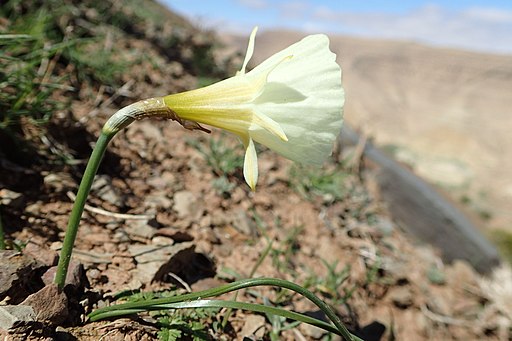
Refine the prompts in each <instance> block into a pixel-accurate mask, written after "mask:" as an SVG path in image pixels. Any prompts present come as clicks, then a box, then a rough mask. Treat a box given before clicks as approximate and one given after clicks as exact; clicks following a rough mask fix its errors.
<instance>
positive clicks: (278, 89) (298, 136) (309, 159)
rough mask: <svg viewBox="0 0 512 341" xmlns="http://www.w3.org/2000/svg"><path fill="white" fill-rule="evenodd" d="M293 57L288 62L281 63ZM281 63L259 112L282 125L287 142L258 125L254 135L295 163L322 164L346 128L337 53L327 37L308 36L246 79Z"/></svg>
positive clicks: (259, 102) (272, 74) (270, 78)
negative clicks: (340, 133) (342, 129)
mask: <svg viewBox="0 0 512 341" xmlns="http://www.w3.org/2000/svg"><path fill="white" fill-rule="evenodd" d="M290 55H293V58H292V59H291V60H290V61H289V62H287V63H281V62H280V61H281V60H282V59H283V58H285V57H287V56H290ZM276 64H278V66H277V67H275V68H274V69H273V70H272V71H271V72H270V74H269V75H268V77H267V81H268V83H267V85H266V86H265V90H264V91H263V92H262V93H261V95H260V96H259V97H258V98H256V99H255V100H254V103H255V106H256V108H257V111H258V112H261V113H262V114H264V115H266V116H268V117H269V118H271V119H272V120H274V121H276V122H278V123H279V125H280V126H281V128H282V129H283V130H284V132H285V133H286V136H287V137H288V142H283V141H282V140H280V139H279V138H277V137H276V136H274V135H273V134H270V133H269V132H268V131H266V130H264V129H258V127H254V129H253V127H252V126H251V130H250V135H251V137H252V138H253V139H254V140H255V141H257V142H259V143H261V144H264V145H266V146H267V147H269V148H270V149H273V150H275V151H277V152H278V153H280V154H282V155H283V156H285V157H287V158H289V159H291V160H294V161H298V162H302V163H316V164H319V163H321V162H322V161H323V160H324V159H325V158H326V157H327V156H328V155H329V153H330V152H331V149H332V143H333V142H334V140H335V138H336V136H337V135H338V134H339V132H340V129H341V125H342V117H343V113H342V112H343V104H344V91H343V88H342V87H341V69H340V67H339V66H338V64H337V63H336V55H335V54H334V53H332V52H331V51H330V50H329V40H328V38H327V37H326V36H325V35H313V36H308V37H306V38H304V39H303V40H301V41H300V42H298V43H295V44H293V45H291V46H290V47H288V48H286V49H284V50H282V51H280V52H278V53H276V54H275V55H273V56H271V57H270V58H269V59H267V60H266V61H264V62H263V63H261V64H260V65H259V66H257V67H256V68H255V69H253V70H251V71H250V72H249V73H248V74H247V76H251V74H252V73H259V72H263V70H267V69H268V68H269V67H272V66H273V65H276ZM270 90H271V91H270Z"/></svg>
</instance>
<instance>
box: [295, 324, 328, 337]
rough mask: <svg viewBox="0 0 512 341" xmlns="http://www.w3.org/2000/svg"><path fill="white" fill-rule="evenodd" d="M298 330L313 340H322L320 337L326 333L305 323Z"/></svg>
mask: <svg viewBox="0 0 512 341" xmlns="http://www.w3.org/2000/svg"><path fill="white" fill-rule="evenodd" d="M300 330H301V331H302V332H303V333H304V334H305V335H307V336H309V337H311V338H313V339H315V340H319V339H321V338H322V336H324V335H325V334H327V332H326V331H325V330H323V329H322V328H318V327H315V326H312V325H310V324H307V323H303V324H302V325H301V327H300Z"/></svg>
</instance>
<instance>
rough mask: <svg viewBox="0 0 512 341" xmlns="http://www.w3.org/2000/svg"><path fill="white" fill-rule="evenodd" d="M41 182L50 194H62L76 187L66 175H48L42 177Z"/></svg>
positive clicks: (69, 176)
mask: <svg viewBox="0 0 512 341" xmlns="http://www.w3.org/2000/svg"><path fill="white" fill-rule="evenodd" d="M43 182H44V184H45V186H46V187H47V188H48V189H49V190H51V191H52V192H64V191H67V190H69V189H71V188H74V187H75V186H76V183H75V181H74V180H73V178H72V177H71V175H69V174H66V173H50V174H48V175H46V176H45V177H44V179H43Z"/></svg>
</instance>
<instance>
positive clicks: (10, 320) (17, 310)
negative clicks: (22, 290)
mask: <svg viewBox="0 0 512 341" xmlns="http://www.w3.org/2000/svg"><path fill="white" fill-rule="evenodd" d="M35 319H36V313H35V311H34V309H33V308H32V307H31V306H28V305H5V306H0V329H4V330H7V331H9V330H12V329H15V328H17V327H20V326H21V325H25V324H27V323H30V322H34V321H35Z"/></svg>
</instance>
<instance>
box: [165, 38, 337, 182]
mask: <svg viewBox="0 0 512 341" xmlns="http://www.w3.org/2000/svg"><path fill="white" fill-rule="evenodd" d="M255 36H256V29H254V30H253V32H252V34H251V37H250V39H249V46H248V48H247V55H246V57H245V60H244V63H243V66H242V69H241V70H240V71H239V72H237V74H236V75H235V76H234V77H231V78H228V79H226V80H223V81H221V82H218V83H215V84H213V85H210V86H207V87H205V88H201V89H197V90H192V91H188V92H184V93H179V94H173V95H169V96H166V97H164V98H163V100H164V102H165V104H166V105H167V107H168V108H169V109H170V110H172V111H173V112H174V114H175V115H176V116H177V117H179V118H180V119H182V120H185V121H192V122H197V123H204V124H208V125H211V126H214V127H218V128H222V129H225V130H228V131H230V132H232V133H234V134H236V135H238V136H239V137H240V139H241V140H242V142H243V144H244V146H245V161H244V177H245V180H246V182H247V183H248V184H249V186H250V187H251V188H252V189H253V190H254V189H255V187H256V182H257V180H258V157H257V155H256V149H255V146H254V141H256V142H258V143H261V144H263V145H265V146H267V147H269V148H270V149H273V150H275V151H276V152H278V153H279V154H281V155H283V156H285V157H287V158H289V159H291V160H294V161H298V162H301V163H310V164H320V163H321V162H323V160H324V159H325V158H326V157H327V156H328V155H329V154H330V152H331V149H332V144H333V142H334V140H335V138H336V136H337V135H338V134H339V132H340V129H341V125H342V117H343V104H344V91H343V88H342V86H341V69H340V67H339V66H338V64H337V63H336V55H335V54H334V53H332V52H331V51H330V50H329V39H328V38H327V36H325V35H322V34H318V35H310V36H307V37H306V38H304V39H302V40H301V41H299V42H298V43H295V44H293V45H291V46H289V47H287V48H286V49H284V50H282V51H280V52H278V53H276V54H274V55H273V56H271V57H270V58H268V59H267V60H265V61H264V62H263V63H261V64H260V65H258V66H257V67H255V68H254V69H253V70H251V71H249V72H245V69H246V66H247V64H248V62H249V60H250V59H251V57H252V54H253V50H254V39H255Z"/></svg>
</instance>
